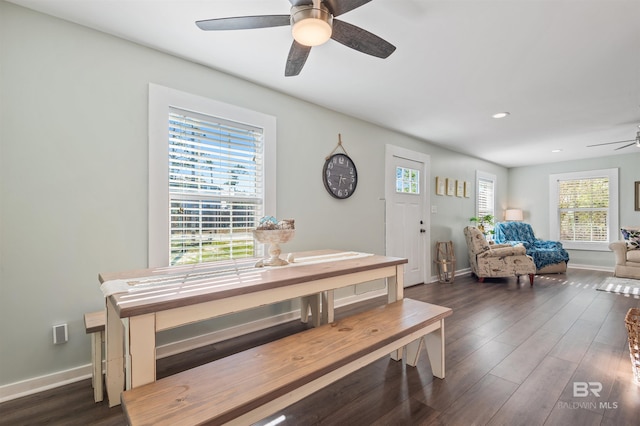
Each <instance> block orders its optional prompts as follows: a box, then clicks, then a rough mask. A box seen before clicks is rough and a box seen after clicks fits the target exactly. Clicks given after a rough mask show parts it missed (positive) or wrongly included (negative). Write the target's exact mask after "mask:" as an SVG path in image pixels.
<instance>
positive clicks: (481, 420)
mask: <svg viewBox="0 0 640 426" xmlns="http://www.w3.org/2000/svg"><path fill="white" fill-rule="evenodd" d="M517 388H518V385H517V384H515V383H512V382H509V381H508V380H504V379H501V378H500V377H497V376H494V375H492V374H487V375H486V376H484V377H483V378H482V379H480V380H479V381H478V382H477V383H476V384H475V385H473V386H472V387H471V388H470V389H469V390H468V391H466V392H465V393H464V394H463V395H462V396H461V397H460V398H458V399H457V400H456V401H455V402H454V403H453V404H451V405H450V406H449V408H447V409H446V410H445V411H444V412H443V413H442V414H441V415H440V417H439V418H438V419H439V420H440V421H441V422H442V423H443V424H448V425H471V424H485V423H487V422H488V421H489V420H490V419H491V418H492V417H493V416H494V415H495V413H496V412H497V411H498V409H500V407H502V405H503V404H504V403H505V402H506V401H507V400H508V399H509V398H510V397H511V395H512V394H513V393H514V392H515V390H516V389H517Z"/></svg>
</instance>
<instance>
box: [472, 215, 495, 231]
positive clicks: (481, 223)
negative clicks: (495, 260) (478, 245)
mask: <svg viewBox="0 0 640 426" xmlns="http://www.w3.org/2000/svg"><path fill="white" fill-rule="evenodd" d="M469 222H475V223H476V228H478V229H479V230H480V232H482V233H483V234H485V235H487V234H493V229H489V230H486V229H485V226H487V225H488V226H493V224H494V217H493V215H492V214H486V215H484V216H474V217H472V218H471V219H469Z"/></svg>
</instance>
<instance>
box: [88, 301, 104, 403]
mask: <svg viewBox="0 0 640 426" xmlns="http://www.w3.org/2000/svg"><path fill="white" fill-rule="evenodd" d="M106 322H107V313H106V312H105V311H97V312H91V313H88V314H84V331H85V332H86V333H87V334H90V335H91V367H92V370H91V386H93V399H94V401H95V402H100V401H102V400H103V398H104V396H103V392H102V388H103V386H102V342H104V329H105V324H106Z"/></svg>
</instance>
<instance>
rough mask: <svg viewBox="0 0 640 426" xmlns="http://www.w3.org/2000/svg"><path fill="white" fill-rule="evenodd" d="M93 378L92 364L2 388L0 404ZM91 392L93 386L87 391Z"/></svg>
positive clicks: (0, 388)
mask: <svg viewBox="0 0 640 426" xmlns="http://www.w3.org/2000/svg"><path fill="white" fill-rule="evenodd" d="M90 378H91V364H86V365H82V366H79V367H75V368H72V369H69V370H64V371H58V372H55V373H52V374H47V375H45V376H40V377H34V378H32V379H27V380H22V381H20V382H15V383H9V384H8V385H2V386H0V403H1V402H5V401H10V400H12V399H17V398H21V397H23V396H27V395H32V394H34V393H38V392H43V391H46V390H49V389H53V388H57V387H59V386H63V385H68V384H69V383H75V382H79V381H80V380H85V379H90ZM87 392H91V385H89V388H88V389H87Z"/></svg>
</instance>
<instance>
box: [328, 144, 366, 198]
mask: <svg viewBox="0 0 640 426" xmlns="http://www.w3.org/2000/svg"><path fill="white" fill-rule="evenodd" d="M322 181H323V182H324V187H325V188H326V189H327V191H328V192H329V194H331V196H333V197H335V198H339V199H345V198H349V197H351V195H353V193H354V191H355V190H356V185H358V171H357V170H356V165H355V164H353V161H352V160H351V158H349V156H348V155H345V154H333V155H332V156H331V157H329V159H328V160H327V161H325V162H324V167H323V168H322Z"/></svg>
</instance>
